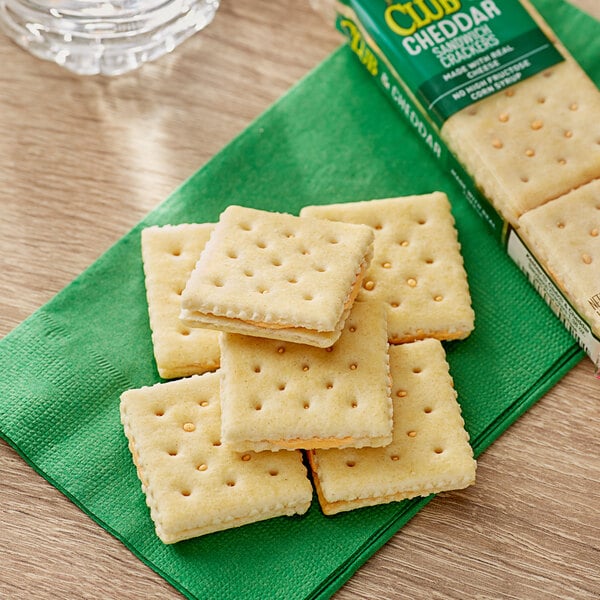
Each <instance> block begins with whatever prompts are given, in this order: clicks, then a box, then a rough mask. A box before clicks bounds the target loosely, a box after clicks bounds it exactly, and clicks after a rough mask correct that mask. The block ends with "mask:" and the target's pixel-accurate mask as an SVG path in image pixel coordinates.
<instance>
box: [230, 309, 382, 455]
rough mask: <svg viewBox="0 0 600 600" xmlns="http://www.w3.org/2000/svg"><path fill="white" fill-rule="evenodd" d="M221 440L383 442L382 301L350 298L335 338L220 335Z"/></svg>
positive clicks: (300, 444) (250, 444)
mask: <svg viewBox="0 0 600 600" xmlns="http://www.w3.org/2000/svg"><path fill="white" fill-rule="evenodd" d="M221 356H222V369H221V373H222V379H221V395H222V406H223V424H222V430H223V441H224V442H226V443H228V444H230V445H231V446H233V447H234V448H236V449H238V450H255V451H261V450H280V449H292V448H332V447H346V446H357V447H360V446H381V445H384V444H387V443H389V442H390V440H391V432H392V412H391V411H392V403H391V398H390V376H389V365H388V342H387V330H386V320H385V311H384V307H383V306H382V305H381V304H380V303H374V302H372V301H369V302H355V303H354V307H353V309H352V312H351V313H350V316H349V317H348V320H347V321H346V327H345V328H344V331H343V332H342V334H341V336H340V338H339V339H338V341H337V342H336V344H335V345H334V346H332V347H330V348H327V349H324V348H315V347H311V346H306V345H304V344H293V343H284V342H279V341H276V340H266V339H259V338H253V337H250V336H241V335H237V334H223V335H222V337H221Z"/></svg>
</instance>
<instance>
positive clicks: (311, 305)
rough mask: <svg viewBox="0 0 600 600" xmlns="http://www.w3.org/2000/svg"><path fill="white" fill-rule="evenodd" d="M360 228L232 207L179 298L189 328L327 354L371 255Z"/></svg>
mask: <svg viewBox="0 0 600 600" xmlns="http://www.w3.org/2000/svg"><path fill="white" fill-rule="evenodd" d="M372 242H373V232H372V231H371V229H370V228H368V227H365V226H360V225H350V224H345V223H344V224H343V223H329V224H327V225H323V223H322V221H316V220H314V219H301V218H299V217H295V216H293V215H289V214H284V213H272V212H267V211H262V210H256V209H251V208H244V207H241V206H229V207H228V208H227V209H226V210H225V211H223V213H222V214H221V217H220V219H219V223H218V224H217V225H216V227H215V230H214V232H213V234H212V235H211V238H210V240H209V242H208V243H207V245H206V248H205V250H204V252H203V253H202V255H201V257H200V260H199V261H198V263H197V265H196V268H195V269H194V272H193V273H192V275H191V277H190V280H189V282H188V284H187V286H186V288H185V291H184V293H183V297H182V312H181V317H182V319H183V320H184V321H185V322H186V324H188V325H190V326H198V327H210V328H214V329H218V330H221V331H227V332H230V333H240V334H244V335H252V336H257V337H268V338H271V339H278V340H283V341H290V342H295V343H304V344H310V345H314V346H319V347H327V346H330V345H331V344H333V343H334V342H335V341H336V340H337V338H338V337H339V335H340V333H341V330H342V328H343V326H344V322H345V320H346V318H347V316H348V314H349V312H350V309H351V307H352V303H353V302H354V299H355V297H356V294H357V293H358V290H359V287H360V284H361V281H362V278H363V276H364V272H365V271H366V268H367V266H368V264H369V261H370V258H371V253H372Z"/></svg>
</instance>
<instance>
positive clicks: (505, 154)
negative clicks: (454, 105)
mask: <svg viewBox="0 0 600 600" xmlns="http://www.w3.org/2000/svg"><path fill="white" fill-rule="evenodd" d="M441 133H442V137H443V139H444V141H445V142H446V144H447V145H448V147H449V148H450V150H451V151H452V152H453V153H454V154H455V155H456V156H457V158H458V160H459V161H460V162H461V163H462V164H463V165H464V166H465V168H466V170H467V171H468V172H469V174H470V175H471V176H472V177H473V179H474V180H475V182H476V183H477V185H478V186H479V187H480V188H481V189H482V191H483V193H484V195H486V196H487V197H488V198H489V200H490V201H491V202H492V204H493V205H494V207H495V208H496V210H497V211H498V212H499V213H500V214H501V215H502V216H503V217H504V218H505V219H506V220H507V221H509V222H510V223H511V224H513V225H517V220H518V218H519V217H520V216H521V215H522V214H524V213H526V212H527V211H529V210H531V209H533V208H535V207H537V206H541V205H542V204H545V203H546V202H548V201H549V200H552V199H553V198H557V197H558V196H561V195H563V194H566V193H567V192H569V191H570V190H572V189H574V188H576V187H579V186H580V185H583V184H584V183H587V182H589V181H591V180H593V179H595V178H598V177H600V145H599V144H598V140H599V139H600V92H599V91H598V89H597V88H596V86H595V85H594V83H593V82H592V81H591V80H590V79H589V77H588V76H587V74H586V73H585V72H584V71H583V69H581V67H580V66H579V65H578V64H577V63H576V62H575V61H574V60H573V59H571V58H570V57H567V59H566V60H565V61H564V62H562V63H559V64H557V65H555V66H553V67H550V68H549V69H546V70H545V71H542V72H541V73H538V74H536V75H534V76H532V77H529V78H527V79H525V80H523V81H521V82H519V83H517V84H516V85H514V86H512V87H510V88H508V89H507V90H505V91H503V92H499V93H497V94H494V95H492V96H489V97H487V98H485V99H483V100H480V101H479V102H476V103H475V104H472V105H471V106H469V107H467V108H465V109H463V110H461V111H460V112H458V113H456V114H454V115H452V116H451V117H450V118H449V119H448V120H447V121H446V122H445V123H444V125H443V127H442V132H441Z"/></svg>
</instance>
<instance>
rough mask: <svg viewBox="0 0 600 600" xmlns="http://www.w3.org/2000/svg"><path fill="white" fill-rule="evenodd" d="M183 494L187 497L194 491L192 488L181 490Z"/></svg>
mask: <svg viewBox="0 0 600 600" xmlns="http://www.w3.org/2000/svg"><path fill="white" fill-rule="evenodd" d="M181 495H182V496H184V497H186V498H187V497H189V496H191V495H192V492H191V490H181Z"/></svg>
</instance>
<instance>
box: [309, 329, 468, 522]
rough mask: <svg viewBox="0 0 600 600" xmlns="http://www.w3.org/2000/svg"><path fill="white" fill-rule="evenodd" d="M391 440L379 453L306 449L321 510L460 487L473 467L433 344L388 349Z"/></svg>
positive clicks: (440, 352)
mask: <svg viewBox="0 0 600 600" xmlns="http://www.w3.org/2000/svg"><path fill="white" fill-rule="evenodd" d="M390 369H391V373H392V398H393V402H394V434H393V440H392V442H391V444H389V445H388V446H386V447H385V448H361V449H354V448H348V449H345V450H337V449H333V450H310V451H309V452H308V456H309V460H310V464H311V468H312V471H313V481H314V483H315V487H316V490H317V495H318V498H319V503H320V504H321V508H322V510H323V512H324V513H325V514H327V515H332V514H335V513H338V512H342V511H346V510H352V509H355V508H361V507H363V506H373V505H376V504H384V503H387V502H393V501H399V500H404V499H406V498H412V497H415V496H428V495H429V494H432V493H437V492H441V491H446V490H453V489H461V488H465V487H467V486H469V485H471V484H472V483H474V481H475V471H476V462H475V460H474V459H473V451H472V449H471V446H470V445H469V441H468V440H469V435H468V433H467V432H466V431H465V429H464V422H463V418H462V416H461V410H460V405H459V404H458V402H457V400H456V392H455V390H454V387H453V383H452V378H451V376H450V374H449V371H448V364H447V362H446V358H445V352H444V349H443V347H442V344H441V342H439V341H438V340H434V339H428V340H421V341H417V342H413V343H409V344H402V345H399V346H391V347H390Z"/></svg>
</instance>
